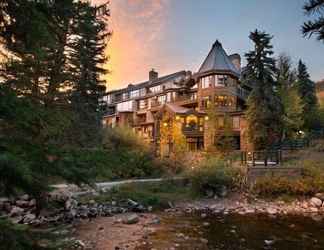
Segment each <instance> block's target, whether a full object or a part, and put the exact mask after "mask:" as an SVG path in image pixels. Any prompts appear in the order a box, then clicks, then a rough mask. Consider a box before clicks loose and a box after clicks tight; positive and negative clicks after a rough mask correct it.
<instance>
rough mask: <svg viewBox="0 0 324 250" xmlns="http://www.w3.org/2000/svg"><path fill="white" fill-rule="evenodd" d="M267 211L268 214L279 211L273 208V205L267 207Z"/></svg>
mask: <svg viewBox="0 0 324 250" xmlns="http://www.w3.org/2000/svg"><path fill="white" fill-rule="evenodd" d="M266 212H267V213H268V214H276V213H277V209H275V208H272V207H269V208H267V209H266Z"/></svg>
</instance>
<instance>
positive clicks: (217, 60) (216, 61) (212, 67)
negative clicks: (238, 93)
mask: <svg viewBox="0 0 324 250" xmlns="http://www.w3.org/2000/svg"><path fill="white" fill-rule="evenodd" d="M212 71H214V72H228V73H232V74H234V75H235V76H237V77H239V76H240V71H239V70H238V69H237V68H236V67H235V66H234V64H233V63H232V61H231V60H230V58H229V56H228V55H227V54H226V52H225V50H224V49H223V47H222V44H221V43H220V42H219V41H218V40H216V42H215V43H214V44H213V47H212V49H211V50H210V52H209V54H208V56H207V57H206V59H205V61H204V62H203V64H202V65H201V66H200V69H199V71H198V73H199V74H202V73H207V72H212Z"/></svg>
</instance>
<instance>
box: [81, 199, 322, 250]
mask: <svg viewBox="0 0 324 250" xmlns="http://www.w3.org/2000/svg"><path fill="white" fill-rule="evenodd" d="M317 196H318V197H320V196H321V195H320V194H318V195H317ZM314 198H315V197H313V198H312V199H302V200H296V201H293V202H289V203H287V202H284V201H280V200H279V201H264V200H259V199H255V198H251V197H249V196H245V195H237V194H232V195H230V196H229V197H227V198H218V199H205V200H199V201H190V202H181V203H178V204H175V205H174V207H172V208H169V209H166V210H164V211H161V212H159V213H157V214H153V213H149V214H146V213H145V214H137V215H134V214H130V215H129V214H124V215H116V216H114V217H111V218H97V219H96V220H94V221H92V222H90V223H88V222H81V223H80V224H79V225H78V226H77V227H76V232H77V233H76V235H75V237H76V238H78V239H80V240H81V241H82V242H84V243H85V245H86V246H87V247H89V248H88V249H98V250H111V249H138V250H142V249H145V250H148V249H150V250H152V249H169V250H173V249H287V248H281V247H283V246H287V242H286V243H285V234H287V232H288V231H289V229H291V230H292V231H291V232H293V231H294V230H297V229H296V228H298V231H299V232H300V233H305V235H304V236H305V237H304V238H301V240H302V241H298V240H296V239H294V242H295V243H296V244H297V243H298V244H299V243H300V244H306V243H305V242H304V240H306V239H307V237H309V238H310V239H312V241H309V242H308V243H307V244H306V245H307V246H308V247H309V248H303V249H323V248H318V247H319V244H323V245H320V246H322V247H323V246H324V242H322V241H321V240H320V239H321V235H322V234H319V232H321V233H324V231H323V230H324V206H322V205H323V204H322V203H323V202H322V203H321V204H319V202H318V200H317V199H319V198H317V199H314ZM120 216H122V217H120ZM125 216H126V217H125ZM127 216H131V217H132V216H135V217H136V218H137V219H138V220H137V221H136V222H134V223H133V224H131V225H129V224H127V223H125V218H126V221H127ZM122 218H124V219H122ZM232 219H233V220H234V222H233V221H232ZM224 221H227V222H226V223H225V222H224ZM224 223H225V224H226V225H224ZM278 223H279V224H278ZM305 223H306V224H305ZM236 224H240V225H236ZM245 224H246V225H247V226H246V228H244V225H245ZM295 224H298V225H297V226H296V225H295ZM303 224H305V225H307V226H305V230H304V231H303V228H302V227H303ZM278 225H284V227H285V230H286V231H287V232H285V233H283V232H281V231H278V233H277V234H276V233H275V232H273V230H270V229H269V235H268V236H267V235H266V232H264V231H262V230H264V229H265V228H263V227H265V226H266V227H274V228H278ZM311 225H314V227H313V228H312V227H311ZM219 227H226V232H227V234H229V235H231V234H233V235H236V236H235V237H236V238H237V237H238V236H237V230H236V227H243V229H240V230H241V231H242V230H243V231H242V232H243V233H242V236H241V237H242V238H241V239H239V240H240V241H242V242H241V243H240V241H239V242H238V243H240V244H241V245H242V248H230V247H229V246H226V244H225V243H221V242H222V240H225V241H226V240H228V239H227V237H228V235H222V234H221V233H222V232H219V231H218V230H215V228H219ZM254 227H256V228H257V227H259V229H258V230H261V231H262V232H261V231H260V235H262V237H261V236H260V237H261V238H262V239H260V237H259V238H258V239H257V240H255V239H254V238H252V239H249V237H253V230H254V229H253V228H254ZM295 227H296V228H295ZM98 228H105V230H104V231H100V230H99V229H98ZM256 228H255V230H256ZM262 228H263V229H262ZM279 229H280V227H279ZM98 230H99V231H100V233H96V232H98ZM224 230H225V228H224ZM321 230H322V231H321ZM210 231H212V232H215V231H217V233H218V234H220V235H219V236H220V237H224V239H220V241H215V239H214V238H213V237H214V236H215V235H211V233H210ZM313 234H315V236H314V237H313V236H312V235H313ZM225 236H226V237H225ZM289 237H290V238H291V237H292V236H289ZM225 238H226V239H225ZM279 239H280V240H279ZM250 240H252V242H254V243H253V244H257V245H258V247H256V246H255V248H249V247H248V245H249V244H245V242H247V241H250ZM290 240H291V239H287V241H288V242H289V241H290ZM213 241H214V243H212V245H210V244H211V242H213ZM255 241H257V242H255ZM215 242H216V243H215ZM274 242H276V246H277V247H278V244H279V245H280V246H279V248H272V245H273V244H274ZM278 242H279V243H278ZM319 242H320V243H319ZM243 243H244V244H243ZM213 244H214V245H213ZM215 244H216V245H217V244H220V246H217V247H215ZM222 244H223V245H222ZM233 244H234V245H236V244H237V242H236V243H235V242H233ZM234 245H233V246H234ZM214 247H215V248H214ZM296 249H297V248H296Z"/></svg>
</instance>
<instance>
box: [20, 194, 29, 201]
mask: <svg viewBox="0 0 324 250" xmlns="http://www.w3.org/2000/svg"><path fill="white" fill-rule="evenodd" d="M19 199H20V200H23V201H28V200H29V195H28V194H24V195H22V196H21V197H20V198H19Z"/></svg>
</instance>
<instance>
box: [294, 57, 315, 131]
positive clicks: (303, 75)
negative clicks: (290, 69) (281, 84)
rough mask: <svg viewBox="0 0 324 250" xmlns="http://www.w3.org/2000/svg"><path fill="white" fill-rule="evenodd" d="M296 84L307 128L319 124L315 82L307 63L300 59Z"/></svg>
mask: <svg viewBox="0 0 324 250" xmlns="http://www.w3.org/2000/svg"><path fill="white" fill-rule="evenodd" d="M295 86H296V88H297V90H298V93H299V95H300V97H301V98H302V100H303V105H304V119H305V126H304V128H305V129H306V130H311V129H313V128H316V127H317V126H318V122H319V121H318V116H317V111H318V103H317V97H316V90H315V83H314V82H313V81H311V80H310V78H309V74H308V72H307V67H306V65H305V64H304V63H303V62H302V61H301V60H299V62H298V69H297V81H296V83H295Z"/></svg>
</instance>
